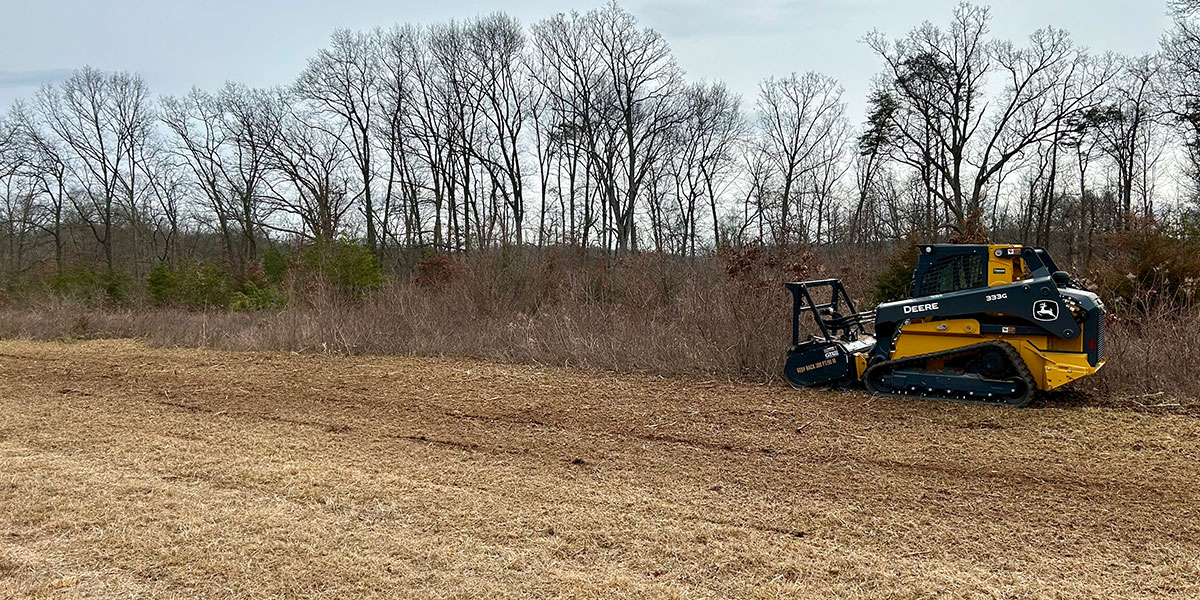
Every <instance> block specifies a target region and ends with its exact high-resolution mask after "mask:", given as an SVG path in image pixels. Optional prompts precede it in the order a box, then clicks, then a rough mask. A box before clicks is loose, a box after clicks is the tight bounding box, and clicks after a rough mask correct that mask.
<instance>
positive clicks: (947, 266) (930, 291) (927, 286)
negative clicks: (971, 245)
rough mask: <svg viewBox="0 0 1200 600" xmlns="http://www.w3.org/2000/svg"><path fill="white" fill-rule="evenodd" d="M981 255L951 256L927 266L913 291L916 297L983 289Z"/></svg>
mask: <svg viewBox="0 0 1200 600" xmlns="http://www.w3.org/2000/svg"><path fill="white" fill-rule="evenodd" d="M983 278H984V272H983V255H980V254H952V255H950V256H943V257H941V258H939V259H937V260H935V261H933V264H931V265H929V268H927V269H925V273H924V274H922V276H921V281H920V284H919V285H918V287H917V289H916V290H915V292H916V296H917V297H918V298H919V297H922V296H932V295H934V294H945V293H948V292H957V291H959V290H969V289H972V288H978V287H983V286H984V285H985V282H984V280H983Z"/></svg>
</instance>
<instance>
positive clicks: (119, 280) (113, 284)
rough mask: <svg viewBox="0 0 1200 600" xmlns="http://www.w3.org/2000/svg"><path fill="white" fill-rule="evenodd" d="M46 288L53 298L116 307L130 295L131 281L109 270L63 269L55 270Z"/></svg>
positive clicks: (123, 275) (128, 298)
mask: <svg viewBox="0 0 1200 600" xmlns="http://www.w3.org/2000/svg"><path fill="white" fill-rule="evenodd" d="M46 286H47V287H48V288H49V289H50V291H51V292H52V293H53V294H55V295H57V296H61V297H64V298H70V299H73V300H82V301H84V302H108V303H109V304H114V305H120V304H125V303H127V302H129V300H130V298H131V297H132V295H133V279H132V278H130V277H129V275H126V274H125V273H122V272H120V271H116V270H113V269H101V270H94V269H89V268H86V267H66V268H63V269H59V270H58V271H55V273H54V274H53V275H51V276H50V279H49V280H48V281H47V282H46Z"/></svg>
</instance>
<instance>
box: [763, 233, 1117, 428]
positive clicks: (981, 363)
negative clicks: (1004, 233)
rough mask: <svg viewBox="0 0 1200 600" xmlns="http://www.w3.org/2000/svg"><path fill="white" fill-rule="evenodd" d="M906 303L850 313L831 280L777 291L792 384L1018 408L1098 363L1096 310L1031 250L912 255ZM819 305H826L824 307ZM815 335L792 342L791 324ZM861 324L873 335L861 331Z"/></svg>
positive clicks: (970, 248)
mask: <svg viewBox="0 0 1200 600" xmlns="http://www.w3.org/2000/svg"><path fill="white" fill-rule="evenodd" d="M919 250H920V258H919V259H918V261H917V268H916V272H915V273H914V274H913V282H912V294H911V296H912V298H911V299H909V300H901V301H898V302H887V303H884V304H880V305H879V306H876V307H875V308H874V309H873V310H868V311H865V312H855V309H854V303H853V302H852V301H851V300H850V296H849V294H847V293H846V288H845V287H843V286H842V282H841V280H839V279H823V280H819V281H804V282H793V283H788V284H787V287H788V289H789V290H791V292H792V299H793V303H792V346H791V348H790V349H789V350H788V356H787V363H786V366H785V369H784V374H785V376H786V377H787V380H788V381H789V382H790V383H791V384H792V385H793V386H795V387H810V386H820V385H825V386H848V385H852V384H855V383H856V382H858V381H861V382H862V383H863V384H864V385H865V386H866V388H867V390H868V391H871V392H873V393H875V394H879V395H884V396H915V397H922V398H937V399H947V400H957V401H963V402H978V403H985V404H1002V405H1010V406H1025V405H1027V404H1029V402H1030V401H1031V400H1033V395H1034V392H1035V391H1036V390H1050V389H1053V388H1056V387H1058V386H1061V385H1063V384H1065V383H1067V382H1069V381H1073V380H1075V379H1079V378H1080V377H1084V376H1086V375H1091V374H1092V373H1095V372H1096V371H1097V370H1099V369H1100V367H1102V366H1104V303H1103V302H1101V301H1100V298H1099V297H1098V296H1096V294H1094V293H1092V292H1090V291H1088V290H1087V289H1085V288H1084V286H1083V285H1082V284H1080V283H1079V282H1078V281H1077V280H1075V279H1074V278H1073V277H1071V276H1070V275H1069V274H1067V273H1066V272H1064V271H1060V270H1058V267H1057V266H1055V264H1054V260H1053V259H1051V258H1050V255H1049V254H1048V253H1047V252H1046V251H1045V250H1044V249H1042V248H1031V247H1021V246H1014V245H1008V244H994V245H990V246H989V245H967V244H929V245H923V246H920V247H919ZM826 298H827V299H828V300H826ZM804 312H808V313H811V314H812V316H813V319H814V320H815V321H816V325H817V329H819V330H820V333H821V335H819V336H816V335H813V336H809V339H808V340H807V341H801V340H800V318H801V317H800V315H801V313H804ZM868 325H870V326H871V328H872V329H873V331H868V329H867V327H868Z"/></svg>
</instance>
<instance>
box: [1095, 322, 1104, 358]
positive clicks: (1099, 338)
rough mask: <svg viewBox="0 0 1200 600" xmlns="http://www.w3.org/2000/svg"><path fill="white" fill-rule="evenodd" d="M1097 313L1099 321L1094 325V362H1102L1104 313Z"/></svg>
mask: <svg viewBox="0 0 1200 600" xmlns="http://www.w3.org/2000/svg"><path fill="white" fill-rule="evenodd" d="M1097 312H1099V314H1098V315H1096V316H1097V318H1098V319H1099V321H1098V322H1097V323H1096V360H1097V361H1101V360H1104V313H1103V312H1100V311H1097Z"/></svg>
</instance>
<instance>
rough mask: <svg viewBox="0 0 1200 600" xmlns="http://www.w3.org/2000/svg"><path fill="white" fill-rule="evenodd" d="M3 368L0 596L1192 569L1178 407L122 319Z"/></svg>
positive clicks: (356, 591) (1186, 578)
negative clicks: (657, 368)
mask: <svg viewBox="0 0 1200 600" xmlns="http://www.w3.org/2000/svg"><path fill="white" fill-rule="evenodd" d="M0 381H2V382H3V387H4V390H3V393H2V394H0V596H8V595H17V596H38V595H56V596H61V597H118V596H119V597H150V596H169V597H189V598H203V597H211V598H228V597H242V598H268V597H300V596H303V597H328V598H341V597H436V598H443V597H444V598H459V597H462V598H467V597H472V598H477V597H495V598H541V597H559V596H563V597H583V598H589V597H591V598H609V597H614V596H617V597H635V598H698V597H722V598H723V597H738V598H743V597H750V598H754V597H759V598H774V597H780V596H783V597H795V596H799V597H851V598H877V597H902V598H920V597H948V598H956V597H961V598H974V597H996V598H1034V597H1054V598H1063V597H1068V598H1095V597H1128V598H1133V597H1156V596H1161V597H1180V596H1182V597H1189V596H1196V595H1200V584H1198V583H1197V582H1200V518H1198V517H1200V515H1198V514H1197V512H1198V508H1200V497H1198V496H1200V491H1198V490H1197V486H1196V481H1197V480H1200V467H1198V466H1197V465H1200V442H1198V441H1197V440H1200V436H1198V435H1197V434H1198V433H1200V419H1196V418H1194V417H1193V416H1191V415H1190V414H1188V413H1189V412H1190V411H1188V410H1184V411H1182V412H1180V411H1172V410H1171V407H1159V408H1156V409H1155V410H1152V411H1151V410H1144V409H1140V408H1138V407H1137V406H1136V405H1131V406H1129V407H1119V406H1114V407H1104V408H1097V407H1095V406H1086V405H1080V404H1077V403H1075V402H1073V401H1072V399H1071V398H1066V397H1059V398H1052V399H1051V401H1050V402H1048V403H1044V404H1043V405H1042V408H1040V409H1035V410H1011V409H1002V408H989V407H977V406H965V405H959V404H945V403H928V402H913V401H903V400H883V399H875V398H869V397H867V396H865V395H863V394H860V393H836V392H811V393H801V392H795V391H792V390H789V389H785V388H783V387H782V386H771V385H745V384H729V383H721V382H699V381H688V380H672V379H662V378H650V377H628V376H617V375H613V374H608V373H598V372H587V371H575V370H568V369H546V368H536V367H529V366H513V365H503V364H493V363H485V362H478V361H465V360H443V359H406V358H381V357H350V358H344V357H341V358H340V357H333V356H304V355H295V354H290V353H229V352H211V351H199V350H162V349H154V348H149V347H146V346H145V345H142V344H140V343H137V342H130V341H93V342H86V343H75V344H54V343H31V342H0ZM1143 403H1144V402H1143ZM9 533H12V534H13V535H9Z"/></svg>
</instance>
